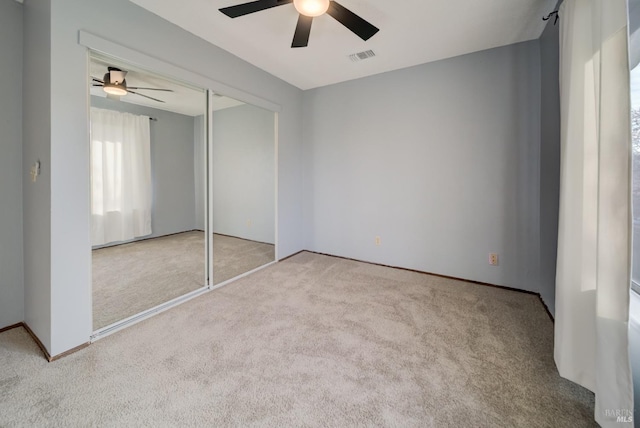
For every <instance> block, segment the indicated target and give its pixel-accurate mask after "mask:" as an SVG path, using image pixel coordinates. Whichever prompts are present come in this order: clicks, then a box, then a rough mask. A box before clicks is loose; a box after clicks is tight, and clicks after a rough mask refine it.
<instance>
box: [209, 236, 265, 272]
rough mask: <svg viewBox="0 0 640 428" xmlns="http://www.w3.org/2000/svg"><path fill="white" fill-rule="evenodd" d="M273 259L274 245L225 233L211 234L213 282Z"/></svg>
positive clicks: (249, 269)
mask: <svg viewBox="0 0 640 428" xmlns="http://www.w3.org/2000/svg"><path fill="white" fill-rule="evenodd" d="M274 260H275V246H274V245H272V244H265V243H262V242H256V241H249V240H246V239H240V238H234V237H232V236H226V235H219V234H214V235H213V283H214V284H220V283H221V282H224V281H226V280H228V279H231V278H235V277H236V276H238V275H240V274H243V273H245V272H249V271H251V270H253V269H255V268H257V267H260V266H263V265H266V264H267V263H271V262H272V261H274Z"/></svg>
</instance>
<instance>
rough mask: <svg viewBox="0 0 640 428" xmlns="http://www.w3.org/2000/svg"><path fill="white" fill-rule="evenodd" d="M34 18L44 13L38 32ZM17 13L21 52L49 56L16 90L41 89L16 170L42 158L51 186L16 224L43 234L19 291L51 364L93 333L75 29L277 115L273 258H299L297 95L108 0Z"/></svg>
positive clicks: (84, 103)
mask: <svg viewBox="0 0 640 428" xmlns="http://www.w3.org/2000/svg"><path fill="white" fill-rule="evenodd" d="M37 9H41V10H44V12H45V14H44V19H43V20H42V22H40V21H39V19H38V16H39V14H38V13H37V12H36V10H37ZM49 10H50V13H49ZM96 11H100V12H99V13H97V12H96ZM25 12H26V13H25V20H26V25H27V27H28V28H31V29H32V30H33V31H34V34H33V35H29V36H28V37H31V38H33V39H34V40H35V39H36V38H37V39H38V40H39V41H40V42H41V43H40V46H41V47H38V46H35V44H33V45H32V46H30V48H31V53H30V54H29V55H32V56H33V57H34V58H35V57H36V55H35V54H36V52H37V51H38V50H39V49H43V48H45V49H48V51H47V52H45V55H43V56H40V57H39V58H40V62H41V63H40V64H34V66H33V67H31V70H33V71H32V72H30V73H31V75H30V76H28V77H27V79H26V80H25V82H28V83H29V84H32V83H33V84H37V81H38V80H42V81H44V82H45V83H41V85H45V88H44V91H43V93H39V94H38V103H37V104H36V103H35V102H32V101H29V102H27V100H25V109H24V112H25V115H27V116H28V117H38V118H39V122H41V123H39V124H38V125H37V126H38V128H37V130H38V134H39V135H36V134H35V132H34V133H32V134H30V135H26V133H25V145H26V146H28V147H33V148H34V153H33V154H32V153H27V154H28V155H29V156H25V162H26V161H27V160H29V159H30V158H32V157H33V156H35V155H37V156H42V157H43V159H44V161H45V162H44V164H43V170H44V171H45V174H48V173H49V172H48V171H50V173H51V178H50V180H49V178H48V177H46V176H45V177H44V179H43V180H42V181H41V185H44V186H45V187H47V188H46V189H44V191H43V195H42V197H41V198H37V199H36V198H32V195H31V194H27V192H25V200H26V201H25V207H27V204H28V201H27V199H28V200H29V201H31V200H32V199H33V201H34V204H33V205H34V206H33V208H35V210H34V211H33V215H30V216H25V223H26V224H25V229H27V228H28V227H29V226H33V227H34V228H40V229H45V230H43V231H42V233H40V236H38V240H28V239H25V260H29V263H30V267H31V268H32V269H29V271H30V272H31V273H30V277H28V278H27V276H25V289H29V290H30V291H31V292H32V293H33V295H39V296H41V298H42V299H44V300H41V301H44V302H48V296H50V305H48V304H47V306H48V307H49V308H50V309H48V310H47V311H44V312H42V316H41V319H42V320H44V321H43V323H42V328H38V330H37V331H36V333H37V334H38V335H39V337H40V336H42V337H41V339H42V338H43V337H45V338H46V340H43V342H44V344H45V346H46V347H47V349H48V350H49V352H50V353H51V354H53V355H56V354H59V353H61V352H64V351H66V350H68V349H71V348H73V347H75V346H78V345H80V344H82V343H84V342H87V341H88V340H89V336H90V334H91V330H92V329H91V325H92V322H91V293H90V289H91V288H90V281H91V275H90V266H91V254H90V251H89V249H90V233H89V230H90V221H89V210H88V208H87V207H88V206H89V193H90V192H89V183H88V180H87V179H86V177H88V176H89V165H88V162H87V159H88V157H89V148H88V144H87V141H88V133H89V132H88V110H89V109H88V103H89V101H88V97H87V86H88V83H87V49H86V48H85V47H84V46H82V45H80V44H78V31H79V30H81V29H82V30H84V31H87V32H90V33H92V34H95V35H97V36H99V37H102V38H104V39H106V40H110V41H112V42H114V43H117V44H120V45H122V46H125V47H128V48H130V49H133V50H135V51H138V52H144V54H145V55H147V56H150V57H153V58H157V59H159V60H161V61H164V62H166V63H170V64H179V65H180V67H181V68H183V69H185V70H188V71H191V72H194V73H197V74H199V75H201V76H205V77H207V78H209V79H211V80H213V81H218V82H222V83H223V84H225V85H226V86H227V87H228V88H238V89H240V90H241V91H242V92H243V93H246V94H251V95H253V96H256V97H260V98H262V99H265V100H268V101H270V102H272V103H275V104H278V105H280V106H281V108H282V111H281V113H280V114H279V137H280V139H279V171H278V172H279V201H278V203H279V206H278V212H279V219H278V221H279V228H278V231H279V241H278V242H279V244H280V246H279V255H280V256H281V257H286V256H288V255H290V254H292V253H295V252H297V251H299V250H301V249H303V240H302V238H301V237H302V205H301V202H300V201H301V199H302V194H303V186H302V172H303V169H302V168H303V166H302V165H301V162H300V158H301V156H302V144H301V140H302V91H301V90H299V89H297V88H295V87H293V86H291V85H289V84H287V83H285V82H283V81H281V80H279V79H277V78H275V77H274V76H272V75H270V74H268V73H266V72H264V71H262V70H260V69H258V68H256V67H254V66H252V65H250V64H248V63H246V62H244V61H242V60H240V59H239V58H237V57H235V56H233V55H231V54H230V53H228V52H226V51H224V50H222V49H220V48H218V47H215V46H212V45H211V44H209V43H207V42H205V41H204V40H202V39H200V38H198V37H196V36H194V35H192V34H190V33H188V32H186V31H184V30H182V29H180V28H179V27H177V26H175V25H173V24H170V23H168V22H167V21H164V20H162V19H161V18H159V17H157V16H156V15H153V14H152V13H150V12H148V11H145V10H143V9H142V8H139V7H138V6H136V5H134V4H132V3H131V2H129V1H127V0H112V1H110V2H109V7H107V8H105V7H104V2H101V1H98V0H56V1H55V2H53V5H52V2H51V0H25ZM36 24H39V27H38V28H36ZM49 29H50V31H49ZM116 29H117V31H115V30H116ZM45 36H46V38H45ZM106 53H107V54H108V53H109V52H106ZM112 54H113V53H112ZM38 65H39V66H38ZM139 65H141V66H142V65H144V64H139ZM36 76H37V77H38V79H36V78H35V77H36ZM48 82H65V84H64V85H48ZM212 89H216V88H212ZM218 92H221V91H218ZM228 95H231V96H234V97H236V98H241V97H239V96H238V95H236V94H232V93H230V94H228ZM34 100H35V98H34ZM49 119H50V120H49ZM49 124H50V132H48V128H47V126H48V125H49ZM25 129H27V127H25ZM35 149H38V150H35ZM49 154H50V157H51V159H50V162H49ZM32 193H33V192H32ZM33 196H35V195H33ZM49 204H50V206H49ZM27 217H29V218H27ZM49 227H50V229H49ZM49 237H50V238H49ZM49 239H50V241H49ZM43 247H44V248H45V249H42V248H43ZM49 249H50V252H49ZM27 305H28V306H29V307H27V309H26V312H27V315H29V313H30V311H31V312H32V313H33V312H34V310H35V308H36V307H37V306H38V304H37V303H36V302H31V303H30V302H29V301H28V300H27ZM49 311H50V312H49ZM49 315H50V316H49ZM46 330H48V332H47V331H46Z"/></svg>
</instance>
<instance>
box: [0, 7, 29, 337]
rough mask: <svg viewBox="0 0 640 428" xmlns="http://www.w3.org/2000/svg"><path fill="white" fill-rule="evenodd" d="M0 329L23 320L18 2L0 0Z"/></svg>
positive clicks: (20, 70)
mask: <svg viewBox="0 0 640 428" xmlns="http://www.w3.org/2000/svg"><path fill="white" fill-rule="evenodd" d="M0 56H1V57H2V61H0V76H2V78H0V130H2V131H1V132H0V201H1V202H0V219H2V221H1V222H0V328H3V327H6V326H9V325H12V324H16V323H19V322H22V321H23V320H24V281H23V273H22V5H21V4H19V3H17V2H15V1H3V2H0Z"/></svg>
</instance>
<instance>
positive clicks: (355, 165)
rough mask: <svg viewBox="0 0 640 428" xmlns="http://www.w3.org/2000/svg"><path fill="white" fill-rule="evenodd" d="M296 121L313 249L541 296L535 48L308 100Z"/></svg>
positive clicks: (361, 83)
mask: <svg viewBox="0 0 640 428" xmlns="http://www.w3.org/2000/svg"><path fill="white" fill-rule="evenodd" d="M304 118H305V125H304V129H305V142H304V144H305V154H306V161H305V169H306V171H307V174H308V179H307V182H306V192H305V195H307V198H306V202H305V218H306V222H307V223H306V225H307V228H308V230H309V231H310V233H309V234H308V235H307V242H308V245H307V247H308V248H309V249H311V250H314V251H319V252H322V253H329V254H335V255H339V256H345V257H351V258H355V259H361V260H366V261H371V262H377V263H383V264H388V265H393V266H400V267H405V268H411V269H416V270H421V271H427V272H433V273H438V274H443V275H451V276H454V277H459V278H464V279H470V280H476V281H482V282H487V283H491V284H496V285H503V286H509V287H514V288H519V289H525V290H531V291H538V274H539V261H538V257H539V213H540V210H539V206H540V202H539V200H540V199H539V195H540V189H539V186H540V178H539V176H540V170H539V168H540V165H539V157H540V154H539V150H540V138H539V133H540V52H539V44H538V42H537V41H532V42H527V43H521V44H517V45H511V46H507V47H502V48H497V49H492V50H487V51H483V52H478V53H474V54H469V55H465V56H461V57H457V58H453V59H447V60H443V61H439V62H435V63H430V64H425V65H420V66H416V67H412V68H408V69H404V70H399V71H394V72H389V73H384V74H380V75H376V76H372V77H367V78H363V79H358V80H354V81H350V82H345V83H340V84H336V85H332V86H327V87H323V88H318V89H314V90H310V91H306V92H305V94H304ZM375 236H380V237H381V245H380V246H375V245H374V239H375ZM490 252H496V253H499V257H500V265H499V266H497V267H493V266H489V264H488V254H489V253H490Z"/></svg>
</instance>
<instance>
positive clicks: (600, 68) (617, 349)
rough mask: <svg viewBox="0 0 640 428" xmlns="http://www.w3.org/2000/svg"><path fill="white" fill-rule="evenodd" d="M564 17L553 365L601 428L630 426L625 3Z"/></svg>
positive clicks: (602, 2)
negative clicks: (588, 404)
mask: <svg viewBox="0 0 640 428" xmlns="http://www.w3.org/2000/svg"><path fill="white" fill-rule="evenodd" d="M560 18H561V24H560V105H561V133H562V136H561V179H560V221H559V230H558V265H557V274H556V322H555V351H554V352H555V361H556V364H557V366H558V370H559V372H560V374H561V375H562V376H563V377H565V378H567V379H570V380H572V381H574V382H576V383H578V384H580V385H582V386H584V387H586V388H588V389H590V390H591V391H593V392H594V393H595V395H596V410H595V419H596V421H597V422H598V423H599V424H600V425H601V426H617V427H620V426H624V424H621V422H623V421H626V422H627V425H628V426H632V423H630V420H631V417H632V411H633V391H632V383H631V373H630V369H629V357H628V330H627V327H628V320H629V286H630V263H631V257H630V239H631V227H630V225H631V197H630V195H631V193H630V183H631V180H630V153H631V135H630V134H631V131H630V101H629V60H628V49H627V9H626V1H625V0H565V2H564V3H563V4H562V6H561V8H560ZM620 416H622V417H623V418H622V419H620ZM625 418H626V419H625Z"/></svg>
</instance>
